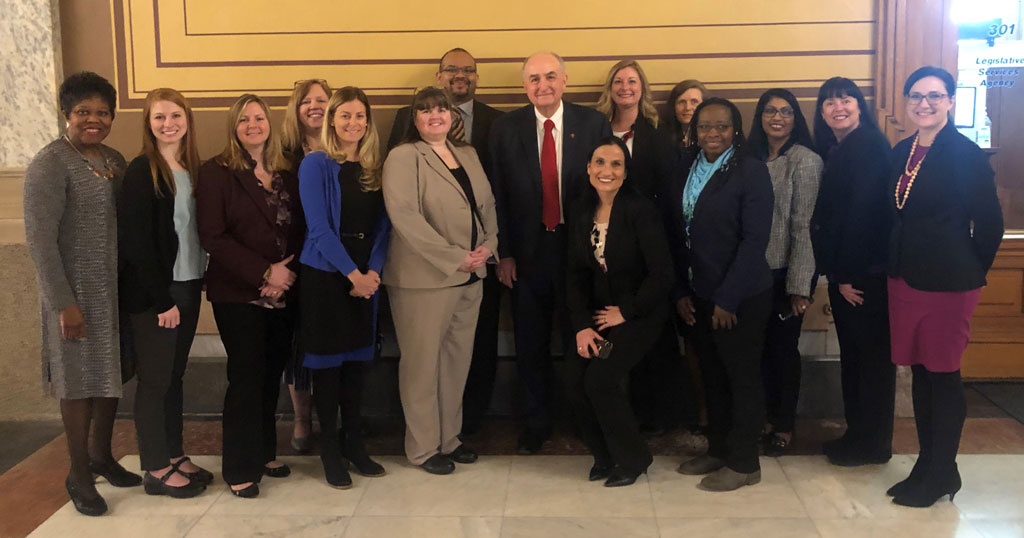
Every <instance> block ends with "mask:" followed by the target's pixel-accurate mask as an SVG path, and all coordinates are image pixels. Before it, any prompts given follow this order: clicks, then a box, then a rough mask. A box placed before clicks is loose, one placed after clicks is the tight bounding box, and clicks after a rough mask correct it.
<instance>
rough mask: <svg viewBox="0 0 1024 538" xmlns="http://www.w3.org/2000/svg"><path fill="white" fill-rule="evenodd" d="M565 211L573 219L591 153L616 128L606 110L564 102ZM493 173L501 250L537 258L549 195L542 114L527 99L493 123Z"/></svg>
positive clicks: (503, 253) (565, 216)
mask: <svg viewBox="0 0 1024 538" xmlns="http://www.w3.org/2000/svg"><path fill="white" fill-rule="evenodd" d="M562 106H564V107H565V110H564V112H563V116H562V178H561V179H562V195H561V201H562V209H563V212H564V214H563V215H562V217H563V220H564V221H565V222H569V221H570V219H571V208H572V204H573V201H574V200H577V199H578V198H579V197H580V194H582V192H583V189H585V188H588V186H589V184H590V183H589V179H588V176H587V154H588V153H590V150H591V149H593V148H594V146H595V145H597V141H598V140H600V139H601V138H603V137H606V136H611V134H612V128H611V125H609V123H608V120H607V119H605V117H604V114H601V113H600V112H597V111H596V110H593V109H591V108H587V107H584V106H580V105H574V104H572V103H567V102H565V101H563V102H562ZM490 154H491V169H490V170H489V171H488V174H487V175H488V178H489V179H490V180H491V186H492V189H493V190H494V198H495V201H496V202H497V208H498V253H499V255H500V256H501V257H503V258H505V257H510V258H515V259H516V261H517V262H518V263H519V264H523V263H527V264H530V263H531V262H533V261H535V260H534V259H533V258H534V251H535V250H536V245H537V241H538V239H539V237H540V234H541V233H542V230H541V228H542V226H543V225H542V222H543V198H542V184H541V175H540V154H539V153H538V152H537V117H536V114H535V113H534V109H533V105H527V106H524V107H522V108H519V109H517V110H513V111H512V112H509V113H508V114H505V115H504V116H502V117H500V118H498V120H497V121H495V122H494V126H493V127H492V129H491V139H490Z"/></svg>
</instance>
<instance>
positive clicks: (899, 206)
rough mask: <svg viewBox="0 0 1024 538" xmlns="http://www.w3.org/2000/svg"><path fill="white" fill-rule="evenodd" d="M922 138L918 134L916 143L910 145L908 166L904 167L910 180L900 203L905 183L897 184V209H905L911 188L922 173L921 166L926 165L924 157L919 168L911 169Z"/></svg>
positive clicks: (919, 163) (895, 194)
mask: <svg viewBox="0 0 1024 538" xmlns="http://www.w3.org/2000/svg"><path fill="white" fill-rule="evenodd" d="M919 138H921V133H917V135H915V136H914V143H913V144H911V145H910V155H909V156H907V164H905V165H903V173H904V174H906V176H907V177H909V178H910V180H909V181H907V189H906V190H905V191H903V200H902V201H900V183H903V181H897V182H896V192H895V193H894V194H893V196H895V198H896V209H903V206H905V205H906V204H907V198H910V188H911V187H913V186H914V180H915V179H917V173H918V172H920V171H921V164H922V163H924V157H921V160H920V161H917V166H915V167H914V169H913V170H911V169H910V161H912V160H914V152H916V151H917V140H918V139H919Z"/></svg>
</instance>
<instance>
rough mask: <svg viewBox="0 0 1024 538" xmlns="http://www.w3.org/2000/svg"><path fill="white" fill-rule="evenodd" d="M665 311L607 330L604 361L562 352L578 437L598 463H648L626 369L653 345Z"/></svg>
mask: <svg viewBox="0 0 1024 538" xmlns="http://www.w3.org/2000/svg"><path fill="white" fill-rule="evenodd" d="M666 318H667V312H661V313H660V315H657V316H654V317H652V318H648V319H643V320H637V321H632V322H626V323H624V324H622V325H620V326H618V327H613V328H612V329H611V330H609V331H608V334H607V338H608V340H610V341H611V342H612V344H613V345H614V346H615V347H614V348H613V349H612V353H611V356H609V357H608V358H607V359H587V358H583V357H581V356H579V354H578V353H575V352H573V353H571V354H569V355H566V359H565V368H566V373H565V375H566V380H567V391H566V392H567V395H568V399H569V402H570V405H571V406H572V409H573V416H574V417H575V420H576V424H577V426H578V428H579V432H580V437H582V439H583V442H584V443H586V445H587V448H589V449H590V452H591V453H592V454H593V455H594V461H595V463H597V464H599V465H608V464H615V465H617V466H618V467H621V468H622V469H624V470H626V471H629V472H633V473H641V472H643V471H645V470H647V466H649V465H650V464H651V461H652V459H651V452H650V450H649V449H648V448H647V443H646V441H644V438H643V436H641V435H640V428H639V426H638V425H637V421H636V416H635V415H634V414H633V409H632V406H630V403H629V400H630V399H629V390H628V386H629V379H630V371H631V370H632V369H633V368H634V367H635V366H636V365H637V364H638V363H639V362H640V361H641V360H643V358H644V356H645V355H646V354H647V353H648V352H649V351H650V350H651V348H652V347H654V344H655V339H656V338H657V337H658V334H659V333H660V332H661V331H662V329H663V328H664V325H665V323H664V321H665V319H666Z"/></svg>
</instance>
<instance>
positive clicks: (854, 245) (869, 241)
mask: <svg viewBox="0 0 1024 538" xmlns="http://www.w3.org/2000/svg"><path fill="white" fill-rule="evenodd" d="M889 152H890V148H889V141H888V140H886V139H885V136H883V135H882V133H881V132H879V131H878V130H877V129H872V128H869V127H865V126H861V127H858V128H857V129H855V130H854V131H853V132H852V133H850V134H848V135H847V136H846V138H844V139H843V141H842V142H840V143H839V144H838V145H837V146H833V148H832V150H831V151H830V152H829V154H828V155H825V156H823V157H824V159H825V169H824V171H823V172H822V177H821V187H820V188H819V190H818V201H817V203H816V204H815V206H814V214H813V215H812V216H811V244H812V245H813V247H814V261H815V262H816V263H817V266H818V273H820V274H823V275H826V276H828V277H829V280H830V281H831V282H834V283H837V284H849V283H851V279H853V278H858V277H864V276H868V275H882V274H884V273H885V264H886V257H887V256H888V252H887V246H886V238H887V237H888V236H889V230H890V228H891V226H892V215H891V213H890V211H889V203H890V202H891V199H892V194H893V191H892V189H890V188H889V183H890V182H889Z"/></svg>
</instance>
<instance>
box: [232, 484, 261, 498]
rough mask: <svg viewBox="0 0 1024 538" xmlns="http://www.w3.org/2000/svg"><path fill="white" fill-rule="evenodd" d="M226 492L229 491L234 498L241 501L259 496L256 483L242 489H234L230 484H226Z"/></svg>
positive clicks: (258, 488) (258, 487)
mask: <svg viewBox="0 0 1024 538" xmlns="http://www.w3.org/2000/svg"><path fill="white" fill-rule="evenodd" d="M228 490H229V491H231V494H232V495H234V496H235V497H241V498H243V499H253V498H255V497H259V495H260V486H259V485H258V484H256V482H253V483H252V484H249V487H247V488H242V489H234V488H232V487H231V484H228Z"/></svg>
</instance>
